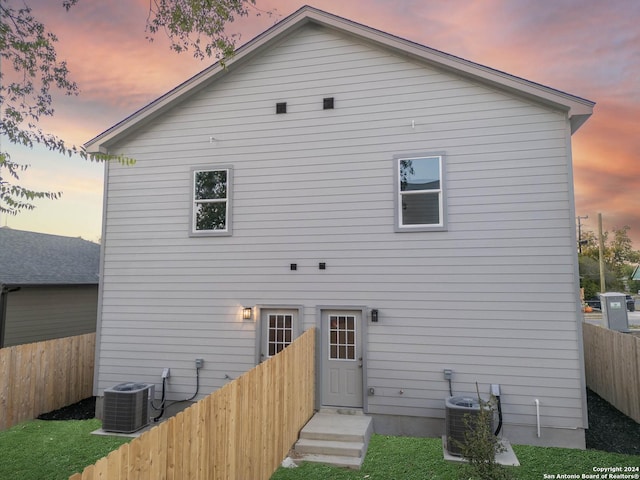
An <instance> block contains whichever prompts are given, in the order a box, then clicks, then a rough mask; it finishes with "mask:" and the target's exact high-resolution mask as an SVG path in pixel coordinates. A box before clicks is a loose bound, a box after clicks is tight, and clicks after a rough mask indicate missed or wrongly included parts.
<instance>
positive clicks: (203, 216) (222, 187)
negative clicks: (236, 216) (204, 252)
mask: <svg viewBox="0 0 640 480" xmlns="http://www.w3.org/2000/svg"><path fill="white" fill-rule="evenodd" d="M192 175H193V176H192V182H193V202H192V214H191V234H192V235H231V205H230V202H231V178H232V170H231V168H230V167H225V168H218V169H193V170H192Z"/></svg>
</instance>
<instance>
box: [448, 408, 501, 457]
mask: <svg viewBox="0 0 640 480" xmlns="http://www.w3.org/2000/svg"><path fill="white" fill-rule="evenodd" d="M480 408H481V406H480V402H479V401H478V399H477V398H471V397H449V398H447V399H446V400H445V412H444V422H445V438H446V445H447V451H448V452H449V453H450V454H451V455H455V456H458V457H459V456H462V446H461V444H462V443H464V442H465V435H466V433H467V432H468V431H469V429H470V428H471V427H472V425H475V424H477V421H475V420H476V419H475V418H474V417H477V416H478V415H480ZM483 408H488V407H483ZM465 416H468V417H467V418H468V420H467V421H466V422H465ZM489 429H490V430H491V431H492V432H493V415H491V416H490V421H489Z"/></svg>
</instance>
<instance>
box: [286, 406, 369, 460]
mask: <svg viewBox="0 0 640 480" xmlns="http://www.w3.org/2000/svg"><path fill="white" fill-rule="evenodd" d="M372 433H373V420H372V418H371V417H368V416H366V415H363V414H362V411H361V410H360V411H358V410H343V409H340V410H324V409H323V410H320V411H319V412H318V413H316V414H315V415H314V416H313V417H312V418H311V420H309V422H307V424H306V425H305V426H304V428H303V429H302V431H301V432H300V438H299V439H298V441H297V442H296V444H295V447H294V451H295V453H296V459H295V462H296V463H301V462H314V463H324V464H326V465H333V466H336V467H346V468H352V469H356V470H359V469H360V467H361V466H362V462H363V461H364V457H365V455H366V453H367V447H368V446H369V439H370V438H371V434H372Z"/></svg>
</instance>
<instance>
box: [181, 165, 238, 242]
mask: <svg viewBox="0 0 640 480" xmlns="http://www.w3.org/2000/svg"><path fill="white" fill-rule="evenodd" d="M220 171H226V172H227V198H226V204H227V209H226V228H225V229H224V230H196V218H195V215H196V208H195V207H196V204H197V201H196V198H195V192H196V186H195V182H196V173H197V172H220ZM190 173H191V174H190V177H189V178H190V180H189V188H190V197H191V200H190V202H191V208H190V212H189V213H190V220H189V236H190V237H228V236H231V235H232V234H233V226H232V225H233V216H232V212H233V210H232V206H233V201H232V198H233V167H232V166H231V165H209V166H202V167H192V168H191V171H190Z"/></svg>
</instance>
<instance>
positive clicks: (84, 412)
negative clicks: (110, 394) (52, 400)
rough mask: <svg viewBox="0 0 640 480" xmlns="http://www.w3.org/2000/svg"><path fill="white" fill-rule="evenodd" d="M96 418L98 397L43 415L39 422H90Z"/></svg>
mask: <svg viewBox="0 0 640 480" xmlns="http://www.w3.org/2000/svg"><path fill="white" fill-rule="evenodd" d="M95 416H96V397H89V398H85V399H84V400H80V401H79V402H78V403H74V404H73V405H69V406H66V407H62V408H60V409H58V410H54V411H52V412H49V413H43V414H42V415H40V416H39V417H38V419H39V420H90V419H92V418H95Z"/></svg>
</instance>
